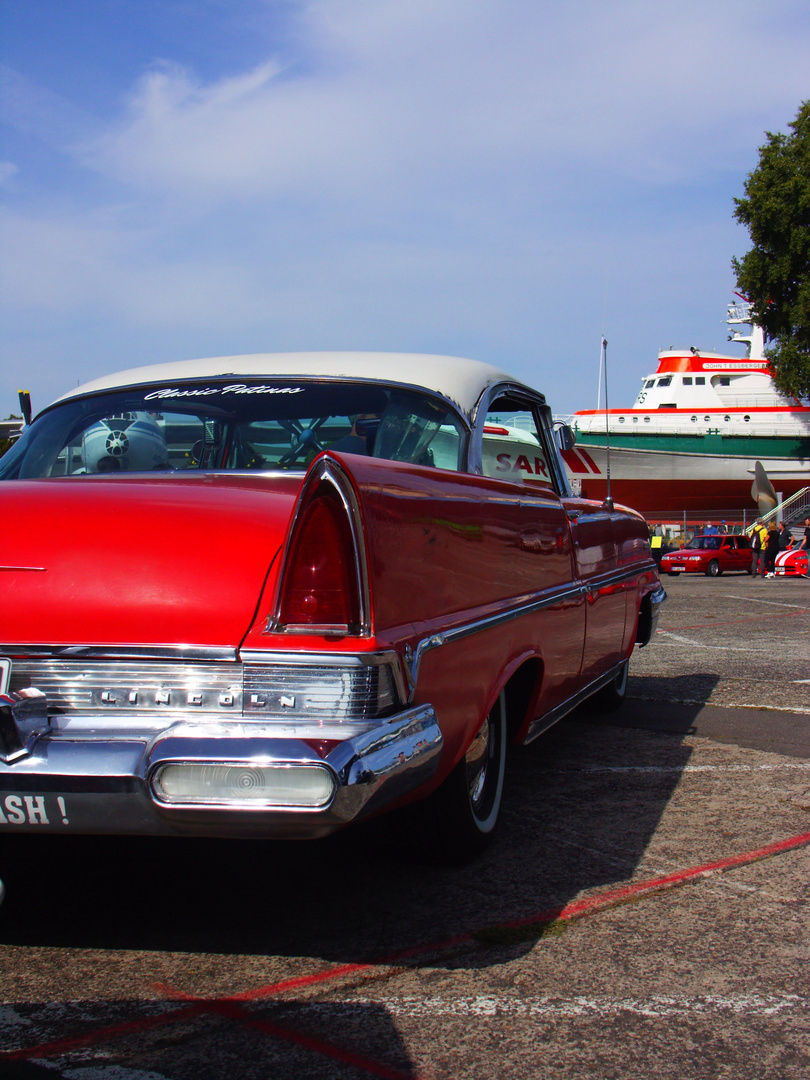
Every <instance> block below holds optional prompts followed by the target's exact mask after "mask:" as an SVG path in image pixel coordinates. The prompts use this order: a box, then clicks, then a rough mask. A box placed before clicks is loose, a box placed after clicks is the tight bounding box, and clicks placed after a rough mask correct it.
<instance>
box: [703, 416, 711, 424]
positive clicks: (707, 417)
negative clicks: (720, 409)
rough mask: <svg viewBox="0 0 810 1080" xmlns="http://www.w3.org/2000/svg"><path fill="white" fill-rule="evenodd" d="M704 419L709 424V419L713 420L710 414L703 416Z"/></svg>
mask: <svg viewBox="0 0 810 1080" xmlns="http://www.w3.org/2000/svg"><path fill="white" fill-rule="evenodd" d="M703 419H704V420H705V421H706V423H707V424H708V422H709V421H710V420H711V417H710V416H704V417H703Z"/></svg>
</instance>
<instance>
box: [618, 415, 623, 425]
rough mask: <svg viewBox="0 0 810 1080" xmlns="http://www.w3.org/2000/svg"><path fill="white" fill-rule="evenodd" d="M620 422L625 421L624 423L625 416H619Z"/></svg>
mask: <svg viewBox="0 0 810 1080" xmlns="http://www.w3.org/2000/svg"><path fill="white" fill-rule="evenodd" d="M619 423H620V424H623V423H624V417H623V416H620V417H619Z"/></svg>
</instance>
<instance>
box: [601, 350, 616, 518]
mask: <svg viewBox="0 0 810 1080" xmlns="http://www.w3.org/2000/svg"><path fill="white" fill-rule="evenodd" d="M602 364H603V365H604V368H605V476H606V479H607V494H606V495H605V502H604V505H605V507H606V509H608V510H612V509H613V499H612V498H611V497H610V416H609V415H608V377H607V338H604V337H603V338H602ZM600 366H601V365H600Z"/></svg>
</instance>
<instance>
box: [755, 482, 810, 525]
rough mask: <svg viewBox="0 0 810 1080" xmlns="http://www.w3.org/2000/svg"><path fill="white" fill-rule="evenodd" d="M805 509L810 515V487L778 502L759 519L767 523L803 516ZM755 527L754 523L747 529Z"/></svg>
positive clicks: (801, 489)
mask: <svg viewBox="0 0 810 1080" xmlns="http://www.w3.org/2000/svg"><path fill="white" fill-rule="evenodd" d="M803 510H806V511H808V516H810V487H803V488H800V489H799V490H798V491H797V492H796V494H795V495H791V496H790V498H789V499H784V500H783V501H782V502H780V503H777V504H776V506H775V507H774V508H773V510H769V511H768V513H767V514H760V515H759V520H760V521H762V522H764V524H766V525H767V524H768V522H769V521H784V520H785V518H792V517H794V516H801V513H802V511H803ZM786 511H787V512H786ZM753 527H754V525H753V523H752V524H751V525H750V526H749V527H748V528H747V529H746V532H750V531H751V529H753Z"/></svg>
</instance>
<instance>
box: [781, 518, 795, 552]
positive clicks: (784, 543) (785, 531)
mask: <svg viewBox="0 0 810 1080" xmlns="http://www.w3.org/2000/svg"><path fill="white" fill-rule="evenodd" d="M791 547H793V537H792V535H791V532H790V529H789V528H788V527H787V525H785V523H784V521H780V522H779V550H780V551H788V550H789V549H790V548H791Z"/></svg>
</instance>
